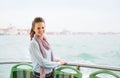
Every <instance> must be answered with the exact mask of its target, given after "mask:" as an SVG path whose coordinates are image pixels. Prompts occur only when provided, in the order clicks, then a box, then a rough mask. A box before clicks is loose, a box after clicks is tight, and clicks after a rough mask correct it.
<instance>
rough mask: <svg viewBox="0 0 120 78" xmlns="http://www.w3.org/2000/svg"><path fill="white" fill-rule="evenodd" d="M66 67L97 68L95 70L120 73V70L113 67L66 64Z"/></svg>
mask: <svg viewBox="0 0 120 78" xmlns="http://www.w3.org/2000/svg"><path fill="white" fill-rule="evenodd" d="M66 65H70V66H77V67H78V68H79V67H86V68H95V69H105V70H113V71H120V68H118V67H112V66H100V65H87V64H66Z"/></svg>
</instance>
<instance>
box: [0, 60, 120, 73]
mask: <svg viewBox="0 0 120 78" xmlns="http://www.w3.org/2000/svg"><path fill="white" fill-rule="evenodd" d="M17 63H23V61H22V62H0V64H17ZM25 63H32V62H29V61H27V62H25ZM65 65H69V66H76V67H77V68H78V69H79V70H80V68H81V67H84V68H95V69H105V70H112V71H120V67H113V66H101V65H90V64H71V63H68V64H65Z"/></svg>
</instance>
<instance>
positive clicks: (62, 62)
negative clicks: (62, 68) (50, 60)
mask: <svg viewBox="0 0 120 78" xmlns="http://www.w3.org/2000/svg"><path fill="white" fill-rule="evenodd" d="M59 62H60V64H61V65H64V64H67V62H66V61H64V60H60V61H59Z"/></svg>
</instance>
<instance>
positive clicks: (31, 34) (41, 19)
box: [30, 17, 45, 40]
mask: <svg viewBox="0 0 120 78" xmlns="http://www.w3.org/2000/svg"><path fill="white" fill-rule="evenodd" d="M38 22H44V23H45V21H44V19H43V18H42V17H35V18H34V20H33V22H32V27H31V30H30V40H32V38H33V37H34V34H35V32H34V28H35V23H38Z"/></svg>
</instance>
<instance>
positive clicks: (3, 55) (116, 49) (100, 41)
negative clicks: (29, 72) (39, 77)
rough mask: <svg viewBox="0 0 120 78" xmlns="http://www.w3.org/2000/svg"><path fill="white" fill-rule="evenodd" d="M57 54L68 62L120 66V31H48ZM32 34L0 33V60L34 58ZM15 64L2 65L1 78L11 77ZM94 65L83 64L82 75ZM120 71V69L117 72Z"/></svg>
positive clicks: (88, 71)
mask: <svg viewBox="0 0 120 78" xmlns="http://www.w3.org/2000/svg"><path fill="white" fill-rule="evenodd" d="M46 37H47V40H48V41H49V43H50V45H51V47H52V50H53V52H54V54H55V56H56V57H57V58H62V59H64V60H66V61H68V62H69V63H80V64H88V65H89V64H94V65H102V66H114V67H120V34H79V35H46ZM29 43H30V38H29V35H0V62H9V61H31V60H30V55H29V51H28V47H29ZM12 66H13V65H9V64H8V65H5V64H4V65H3V64H1V65H0V78H10V71H11V67H12ZM93 71H94V69H90V68H82V69H81V72H82V73H83V78H87V77H88V75H89V74H90V73H91V72H93ZM115 73H117V74H120V73H119V71H118V72H115Z"/></svg>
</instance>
